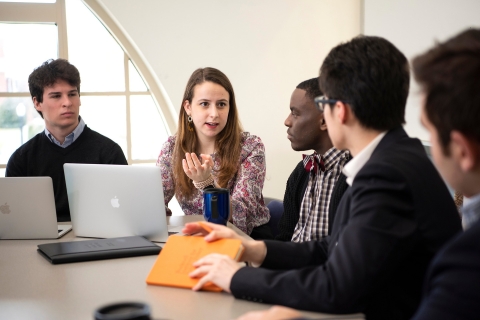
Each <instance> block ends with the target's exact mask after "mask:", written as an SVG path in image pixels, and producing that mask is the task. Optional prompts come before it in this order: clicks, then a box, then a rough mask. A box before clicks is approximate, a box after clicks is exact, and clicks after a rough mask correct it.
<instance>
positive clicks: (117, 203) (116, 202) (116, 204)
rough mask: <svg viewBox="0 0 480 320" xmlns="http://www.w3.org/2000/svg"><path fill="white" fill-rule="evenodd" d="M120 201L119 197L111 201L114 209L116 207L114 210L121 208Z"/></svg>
mask: <svg viewBox="0 0 480 320" xmlns="http://www.w3.org/2000/svg"><path fill="white" fill-rule="evenodd" d="M118 201H119V199H118V198H117V196H115V198H113V199H112V200H110V203H111V204H112V207H114V208H118V207H120V203H119V202H118Z"/></svg>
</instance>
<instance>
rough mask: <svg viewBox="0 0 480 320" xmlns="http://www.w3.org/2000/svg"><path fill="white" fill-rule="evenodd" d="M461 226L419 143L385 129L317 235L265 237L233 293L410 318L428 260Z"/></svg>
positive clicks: (269, 300)
mask: <svg viewBox="0 0 480 320" xmlns="http://www.w3.org/2000/svg"><path fill="white" fill-rule="evenodd" d="M460 230H461V225H460V219H459V216H458V214H457V210H456V207H455V204H454V203H453V199H452V197H451V196H450V194H449V192H448V190H447V188H446V186H445V184H444V182H443V180H442V179H441V178H440V176H439V174H438V172H437V171H436V169H435V168H434V167H433V164H432V163H431V161H430V160H429V159H428V158H427V155H426V154H425V150H424V149H423V146H422V144H421V143H420V141H418V140H417V139H411V138H409V137H408V136H407V134H406V133H405V131H404V130H403V129H402V128H398V129H394V130H391V131H390V132H388V133H387V134H386V135H385V137H384V138H383V139H382V140H381V141H380V143H379V144H378V146H377V147H376V149H375V150H374V152H373V154H372V156H371V157H370V159H369V160H368V162H367V163H366V164H365V165H364V167H363V168H362V169H361V170H360V171H359V172H358V174H357V175H356V177H355V180H354V182H353V184H352V186H351V187H350V188H348V189H347V191H346V192H345V194H344V195H343V198H342V200H341V202H340V205H339V207H338V209H337V213H336V217H335V221H334V225H333V230H332V236H330V237H327V238H325V239H324V240H322V241H311V242H304V243H291V242H279V241H265V243H266V245H267V256H266V258H265V261H264V263H263V265H262V268H259V269H255V268H249V267H247V268H241V269H240V270H239V271H237V272H236V273H235V275H234V276H233V278H232V282H231V285H230V289H231V291H232V293H233V294H234V295H235V297H237V298H243V299H247V300H253V301H263V302H265V303H271V304H281V305H285V306H289V307H293V308H298V309H303V310H312V311H319V312H327V313H354V312H363V313H365V315H366V317H367V319H388V320H395V319H409V318H410V317H411V316H412V315H413V312H414V311H415V309H416V308H417V306H418V304H419V302H420V296H421V286H422V282H423V278H424V275H425V272H426V269H427V265H428V263H429V262H430V260H431V259H432V257H433V256H434V254H435V253H436V252H437V251H438V250H439V248H440V247H441V246H442V245H443V244H444V243H446V242H447V241H448V240H449V239H450V238H452V237H453V236H454V235H455V234H456V233H458V232H459V231H460Z"/></svg>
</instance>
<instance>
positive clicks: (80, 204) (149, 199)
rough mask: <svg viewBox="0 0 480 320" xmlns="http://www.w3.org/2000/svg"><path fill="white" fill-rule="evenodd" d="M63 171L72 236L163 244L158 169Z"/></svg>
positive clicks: (72, 167)
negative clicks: (138, 238)
mask: <svg viewBox="0 0 480 320" xmlns="http://www.w3.org/2000/svg"><path fill="white" fill-rule="evenodd" d="M63 168H64V171H65V181H66V184H67V194H68V203H69V206H70V215H71V218H72V225H73V230H74V232H75V235H76V236H80V237H93V238H115V237H125V236H144V237H146V238H147V239H149V240H150V241H157V242H165V241H166V240H167V238H168V228H167V219H166V214H165V203H164V200H163V187H162V175H161V172H160V168H158V167H155V166H151V167H147V166H122V165H106V164H75V163H66V164H64V166H63Z"/></svg>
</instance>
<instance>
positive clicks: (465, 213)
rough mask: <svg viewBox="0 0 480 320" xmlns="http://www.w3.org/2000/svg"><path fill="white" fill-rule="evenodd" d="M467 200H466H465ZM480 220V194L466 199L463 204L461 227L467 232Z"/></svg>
mask: <svg viewBox="0 0 480 320" xmlns="http://www.w3.org/2000/svg"><path fill="white" fill-rule="evenodd" d="M465 199H467V198H465ZM479 218H480V194H477V195H474V196H472V197H470V198H468V201H467V202H465V200H464V202H463V208H462V226H463V229H464V230H467V229H468V228H469V227H470V226H472V224H474V223H475V222H476V221H477V220H478V219H479Z"/></svg>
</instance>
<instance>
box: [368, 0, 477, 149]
mask: <svg viewBox="0 0 480 320" xmlns="http://www.w3.org/2000/svg"><path fill="white" fill-rule="evenodd" d="M364 4H365V8H364V13H365V15H364V34H366V35H376V36H381V37H384V38H386V39H388V40H390V41H391V42H392V43H393V44H395V45H396V46H397V47H398V48H399V49H400V50H401V51H402V52H403V53H404V54H405V55H406V57H407V58H408V59H409V60H410V59H411V58H413V57H415V56H416V55H418V54H420V53H423V52H424V51H425V50H427V49H428V48H430V47H432V46H433V45H434V43H435V42H436V41H444V40H446V39H448V38H450V37H452V36H454V35H455V34H457V33H459V32H460V31H463V30H465V29H466V28H468V27H477V28H478V27H480V1H479V0H421V1H420V0H364ZM419 114H420V97H419V89H418V86H417V85H416V83H415V82H414V80H413V79H412V82H411V86H410V96H409V99H408V103H407V114H406V120H407V125H406V126H405V129H406V130H407V132H408V133H409V135H411V136H415V137H418V138H420V139H422V140H428V134H427V132H426V130H425V129H423V127H422V126H421V125H420V121H419Z"/></svg>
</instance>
